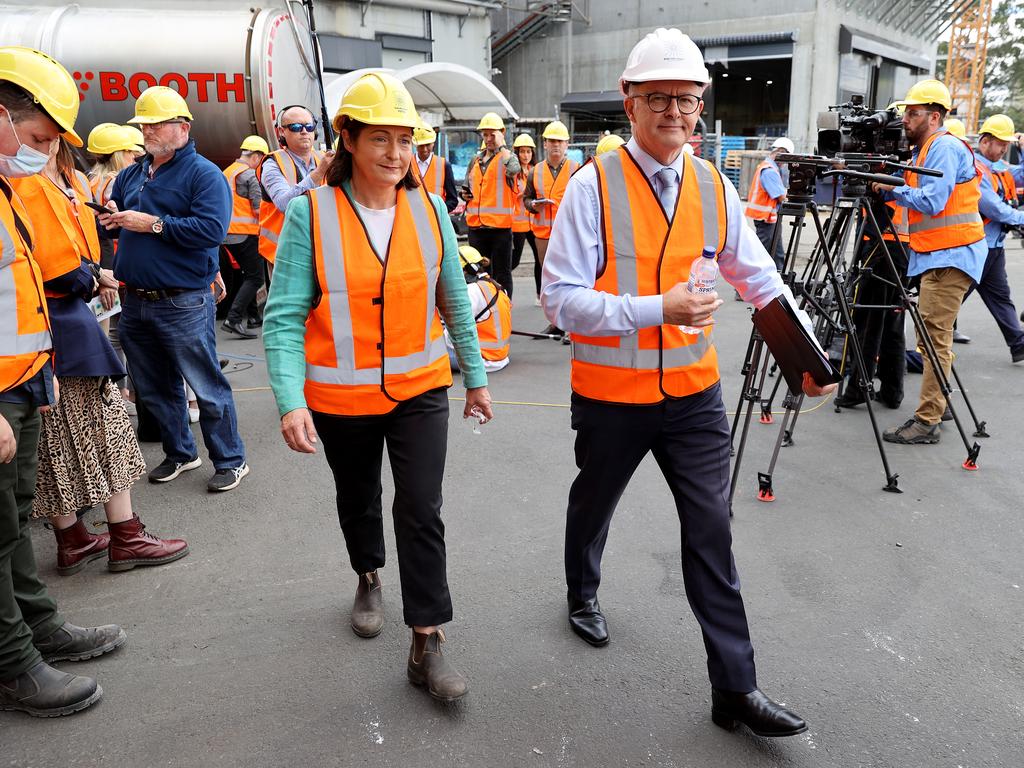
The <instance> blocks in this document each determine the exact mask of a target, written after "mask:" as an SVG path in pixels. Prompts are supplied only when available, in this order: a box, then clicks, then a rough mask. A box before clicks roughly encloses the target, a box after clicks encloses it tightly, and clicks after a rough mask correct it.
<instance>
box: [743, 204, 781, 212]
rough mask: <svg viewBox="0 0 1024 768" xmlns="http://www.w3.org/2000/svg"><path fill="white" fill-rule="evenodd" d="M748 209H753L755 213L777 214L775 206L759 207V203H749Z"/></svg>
mask: <svg viewBox="0 0 1024 768" xmlns="http://www.w3.org/2000/svg"><path fill="white" fill-rule="evenodd" d="M747 208H753V209H754V210H755V211H764V212H765V213H774V212H775V206H773V205H758V204H757V203H747Z"/></svg>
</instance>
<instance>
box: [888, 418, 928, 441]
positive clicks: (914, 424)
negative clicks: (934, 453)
mask: <svg viewBox="0 0 1024 768" xmlns="http://www.w3.org/2000/svg"><path fill="white" fill-rule="evenodd" d="M940 437H941V435H940V434H939V425H938V424H925V423H923V422H920V421H918V420H917V419H916V418H913V419H907V421H906V422H905V423H904V424H902V425H900V426H898V427H893V428H892V429H887V430H885V432H884V433H882V439H883V440H885V441H886V442H887V443H902V444H903V445H931V444H933V443H937V442H939V438H940Z"/></svg>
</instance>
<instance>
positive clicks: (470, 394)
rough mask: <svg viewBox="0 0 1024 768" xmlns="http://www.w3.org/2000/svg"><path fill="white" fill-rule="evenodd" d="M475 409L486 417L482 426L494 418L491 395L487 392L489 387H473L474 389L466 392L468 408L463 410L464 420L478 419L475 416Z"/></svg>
mask: <svg viewBox="0 0 1024 768" xmlns="http://www.w3.org/2000/svg"><path fill="white" fill-rule="evenodd" d="M474 408H476V409H477V410H478V411H479V412H480V413H482V414H483V415H484V420H483V421H481V422H480V423H481V424H486V423H487V422H488V421H490V420H491V419H493V418H494V411H492V410H491V393H490V392H488V391H487V387H473V389H467V390H466V407H465V408H463V409H462V418H464V419H468V418H470V417H472V418H476V416H474V415H473V409H474Z"/></svg>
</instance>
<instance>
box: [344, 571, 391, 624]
mask: <svg viewBox="0 0 1024 768" xmlns="http://www.w3.org/2000/svg"><path fill="white" fill-rule="evenodd" d="M382 629H384V593H383V592H382V591H381V583H380V577H379V576H378V575H377V572H376V571H371V572H370V573H364V574H363V575H362V576H360V577H359V586H358V587H356V599H355V600H354V601H353V602H352V631H353V632H355V633H356V634H357V635H359V636H360V637H376V636H377V635H379V634H380V633H381V630H382Z"/></svg>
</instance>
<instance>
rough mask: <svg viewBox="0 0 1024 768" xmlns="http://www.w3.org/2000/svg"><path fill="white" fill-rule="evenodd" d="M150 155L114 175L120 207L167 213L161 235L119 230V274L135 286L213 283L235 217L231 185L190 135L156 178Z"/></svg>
mask: <svg viewBox="0 0 1024 768" xmlns="http://www.w3.org/2000/svg"><path fill="white" fill-rule="evenodd" d="M152 162H153V158H152V157H150V156H149V155H146V157H144V158H143V159H142V160H141V161H139V162H137V163H136V164H135V165H132V166H129V167H128V168H125V169H124V170H123V171H121V173H119V174H118V175H117V179H115V180H114V188H113V190H112V191H111V194H110V199H111V200H113V201H114V202H115V203H117V208H118V210H120V211H128V210H132V211H140V212H142V213H149V214H152V215H154V216H159V217H160V218H161V219H163V222H164V229H163V232H161V233H160V234H159V235H157V234H154V233H152V232H129V231H128V230H127V229H121V230H118V231H117V238H118V240H117V254H116V255H115V256H114V276H115V277H117V279H118V280H120V281H121V282H123V283H125V284H127V285H129V286H132V287H133V288H148V289H155V288H160V289H167V288H186V289H197V288H208V287H209V286H210V283H212V282H213V278H214V276H215V275H216V274H217V270H218V269H219V256H218V252H219V250H220V244H221V243H222V242H223V241H224V238H225V237H226V236H227V233H228V224H229V223H230V222H231V204H232V200H231V190H230V188H229V187H228V182H227V179H226V178H225V177H224V174H223V173H221V171H220V169H219V168H217V166H216V165H214V164H213V163H211V162H210V161H209V160H207V159H206V158H205V157H203V156H202V155H200V154H199V153H197V152H196V146H195V143H194V142H192V141H189V143H188V144H186V145H185V146H184V147H182V148H181V149H179V150H178V151H177V152H175V153H174V157H173V158H171V159H170V160H169V161H168V162H166V163H164V164H163V165H161V166H160V167H159V168H157V170H156V173H154V174H153V176H152V178H150V166H151V164H152Z"/></svg>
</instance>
